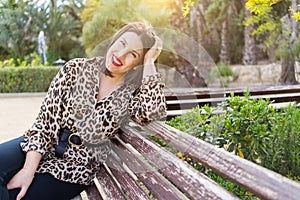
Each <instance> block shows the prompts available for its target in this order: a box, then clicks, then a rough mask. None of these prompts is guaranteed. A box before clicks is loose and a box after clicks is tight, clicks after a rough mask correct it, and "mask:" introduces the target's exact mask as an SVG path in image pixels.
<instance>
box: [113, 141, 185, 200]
mask: <svg viewBox="0 0 300 200" xmlns="http://www.w3.org/2000/svg"><path fill="white" fill-rule="evenodd" d="M113 142H114V144H116V145H117V146H113V150H114V151H115V152H116V153H117V154H118V155H119V157H122V161H123V162H125V163H126V165H127V166H128V167H129V168H130V169H131V170H132V171H133V172H134V173H135V175H136V176H137V177H138V178H139V179H140V180H141V181H142V182H143V184H144V185H145V186H146V187H147V188H148V189H149V191H151V193H153V194H154V196H155V198H156V199H158V200H159V199H161V200H165V199H172V200H183V199H187V197H186V196H184V195H183V194H182V193H181V192H180V191H179V190H178V189H177V188H176V187H174V186H173V185H172V184H171V183H170V182H169V181H167V180H166V179H165V178H164V177H163V176H162V175H160V174H159V173H158V172H156V171H155V169H154V168H152V167H151V166H150V165H149V164H147V163H146V162H145V161H143V160H142V159H141V158H140V157H138V156H137V155H136V154H134V153H132V152H130V151H129V149H128V148H126V146H124V145H122V144H121V142H120V141H119V140H117V139H115V140H113Z"/></svg>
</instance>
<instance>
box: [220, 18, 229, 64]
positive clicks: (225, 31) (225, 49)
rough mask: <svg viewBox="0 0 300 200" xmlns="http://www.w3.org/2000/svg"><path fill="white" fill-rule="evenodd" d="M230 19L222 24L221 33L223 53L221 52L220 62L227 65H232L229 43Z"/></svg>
mask: <svg viewBox="0 0 300 200" xmlns="http://www.w3.org/2000/svg"><path fill="white" fill-rule="evenodd" d="M228 19H229V17H227V18H226V20H225V21H224V22H223V23H222V32H221V52H220V62H221V63H223V64H226V65H229V64H230V58H229V41H228V39H229V38H228Z"/></svg>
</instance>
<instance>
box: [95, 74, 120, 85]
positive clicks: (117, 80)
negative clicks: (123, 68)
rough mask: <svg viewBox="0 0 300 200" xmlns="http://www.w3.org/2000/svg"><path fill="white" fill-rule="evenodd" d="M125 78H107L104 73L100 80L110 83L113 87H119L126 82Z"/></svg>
mask: <svg viewBox="0 0 300 200" xmlns="http://www.w3.org/2000/svg"><path fill="white" fill-rule="evenodd" d="M123 79H124V77H123V76H113V77H110V76H107V75H105V74H103V73H101V74H100V80H102V81H104V82H106V83H110V84H111V85H118V84H120V83H122V82H123V81H124V80H123Z"/></svg>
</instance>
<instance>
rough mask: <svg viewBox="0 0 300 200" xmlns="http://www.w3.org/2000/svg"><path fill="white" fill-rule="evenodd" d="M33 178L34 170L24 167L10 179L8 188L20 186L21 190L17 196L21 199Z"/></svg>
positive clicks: (18, 199)
mask: <svg viewBox="0 0 300 200" xmlns="http://www.w3.org/2000/svg"><path fill="white" fill-rule="evenodd" d="M33 178H34V173H33V172H32V170H30V169H25V168H22V169H21V170H20V171H19V172H18V173H17V174H15V175H14V177H13V178H12V179H11V180H10V181H9V183H8V184H7V189H8V190H12V189H16V188H20V189H21V190H20V192H19V194H18V196H17V200H20V199H22V198H23V197H24V196H25V194H26V192H27V190H28V188H29V186H30V184H31V183H32V180H33Z"/></svg>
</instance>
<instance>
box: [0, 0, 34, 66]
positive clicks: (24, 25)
mask: <svg viewBox="0 0 300 200" xmlns="http://www.w3.org/2000/svg"><path fill="white" fill-rule="evenodd" d="M28 5H30V3H29V1H22V2H17V1H16V0H10V1H5V2H1V7H0V19H1V20H0V30H1V32H0V47H1V48H2V49H4V50H5V51H6V52H7V53H8V54H9V55H12V57H13V58H14V59H15V62H17V58H21V59H23V58H24V55H26V54H28V53H29V52H30V51H32V49H33V45H34V41H33V40H32V38H31V37H30V35H31V34H32V30H31V29H30V26H31V25H32V17H31V16H29V15H27V12H28V9H27V7H28ZM16 64H18V63H16Z"/></svg>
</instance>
